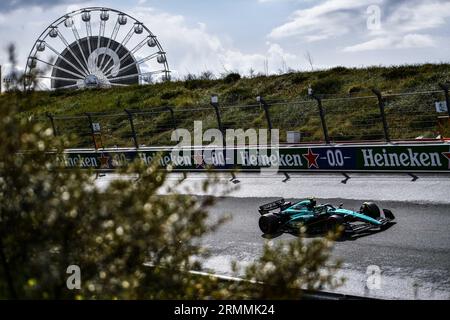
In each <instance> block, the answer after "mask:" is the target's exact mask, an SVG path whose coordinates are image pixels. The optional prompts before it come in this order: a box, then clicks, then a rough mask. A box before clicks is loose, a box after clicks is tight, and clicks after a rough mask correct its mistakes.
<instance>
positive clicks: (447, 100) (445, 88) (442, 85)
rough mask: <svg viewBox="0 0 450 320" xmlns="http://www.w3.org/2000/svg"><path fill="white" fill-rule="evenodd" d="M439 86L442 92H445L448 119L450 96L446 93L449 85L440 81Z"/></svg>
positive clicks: (449, 114)
mask: <svg viewBox="0 0 450 320" xmlns="http://www.w3.org/2000/svg"><path fill="white" fill-rule="evenodd" d="M439 87H441V89H442V90H444V94H445V103H446V105H447V113H448V116H449V119H450V98H449V95H448V90H449V85H448V84H446V83H440V84H439Z"/></svg>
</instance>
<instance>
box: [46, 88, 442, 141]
mask: <svg viewBox="0 0 450 320" xmlns="http://www.w3.org/2000/svg"><path fill="white" fill-rule="evenodd" d="M445 101H446V97H445V91H444V90H436V91H427V92H411V93H389V94H384V95H380V96H377V95H376V94H370V92H369V93H360V94H359V95H357V96H347V97H332V96H322V97H317V96H311V97H309V98H308V99H304V100H299V101H272V102H270V101H269V102H266V101H264V100H263V99H261V100H260V101H259V102H258V103H255V104H249V105H227V106H224V105H214V104H212V105H202V106H196V107H181V106H178V107H167V106H166V107H160V108H152V109H148V110H124V111H117V112H114V113H102V114H85V115H77V116H61V115H58V116H51V115H49V116H48V119H50V120H52V122H53V124H52V125H53V126H54V129H55V133H56V134H57V135H67V136H71V139H72V140H71V141H72V145H73V147H74V148H85V147H92V146H93V145H94V141H96V146H95V147H104V148H113V147H143V146H163V145H164V146H165V145H167V146H170V145H174V144H176V143H178V138H179V137H178V136H177V134H176V133H175V130H176V129H185V130H187V131H188V132H189V133H190V138H191V143H194V144H195V141H194V139H193V137H194V124H195V121H201V122H198V123H197V129H198V130H200V131H201V132H202V133H203V132H205V131H206V130H208V129H220V130H222V131H223V132H224V133H225V132H226V130H227V129H234V130H237V129H242V130H248V129H255V130H258V129H270V128H272V129H278V130H279V137H280V142H281V143H285V142H291V143H292V141H288V139H287V137H288V132H295V133H299V135H298V136H299V137H300V139H299V140H298V141H295V142H305V143H307V142H324V141H326V142H346V141H379V140H391V139H392V140H410V139H439V138H441V137H442V135H444V136H445V134H443V132H442V131H443V127H442V126H443V124H444V126H448V121H449V120H448V114H449V113H448V111H447V110H445V108H444V109H442V110H440V112H438V108H437V104H440V105H444V106H445ZM443 119H444V120H443ZM93 126H95V127H96V130H98V132H94V131H95V130H94V128H93ZM447 129H448V128H447ZM94 135H95V137H94Z"/></svg>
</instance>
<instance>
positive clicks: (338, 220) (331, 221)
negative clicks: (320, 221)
mask: <svg viewBox="0 0 450 320" xmlns="http://www.w3.org/2000/svg"><path fill="white" fill-rule="evenodd" d="M343 221H344V218H342V217H341V216H338V215H332V216H331V217H329V218H328V219H327V221H326V224H325V226H326V231H336V230H337V228H338V227H339V226H340V225H341V224H342V223H343Z"/></svg>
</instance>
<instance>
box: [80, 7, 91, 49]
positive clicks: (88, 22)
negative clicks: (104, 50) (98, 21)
mask: <svg viewBox="0 0 450 320" xmlns="http://www.w3.org/2000/svg"><path fill="white" fill-rule="evenodd" d="M81 20H83V21H84V24H85V25H86V39H87V43H88V52H89V55H91V52H92V48H91V38H92V28H91V13H90V12H89V11H87V10H84V11H83V13H82V14H81Z"/></svg>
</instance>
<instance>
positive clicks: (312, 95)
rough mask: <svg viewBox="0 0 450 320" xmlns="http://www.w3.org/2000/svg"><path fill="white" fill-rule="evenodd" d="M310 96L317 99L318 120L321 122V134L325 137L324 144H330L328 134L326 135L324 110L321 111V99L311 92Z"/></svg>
mask: <svg viewBox="0 0 450 320" xmlns="http://www.w3.org/2000/svg"><path fill="white" fill-rule="evenodd" d="M311 97H313V98H314V99H315V100H316V101H317V107H318V108H319V116H320V122H321V123H322V131H323V136H324V138H325V142H326V144H330V136H329V135H328V127H327V122H326V121H325V112H324V111H323V106H322V99H321V98H320V97H319V96H317V95H316V94H314V93H312V94H311Z"/></svg>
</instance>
